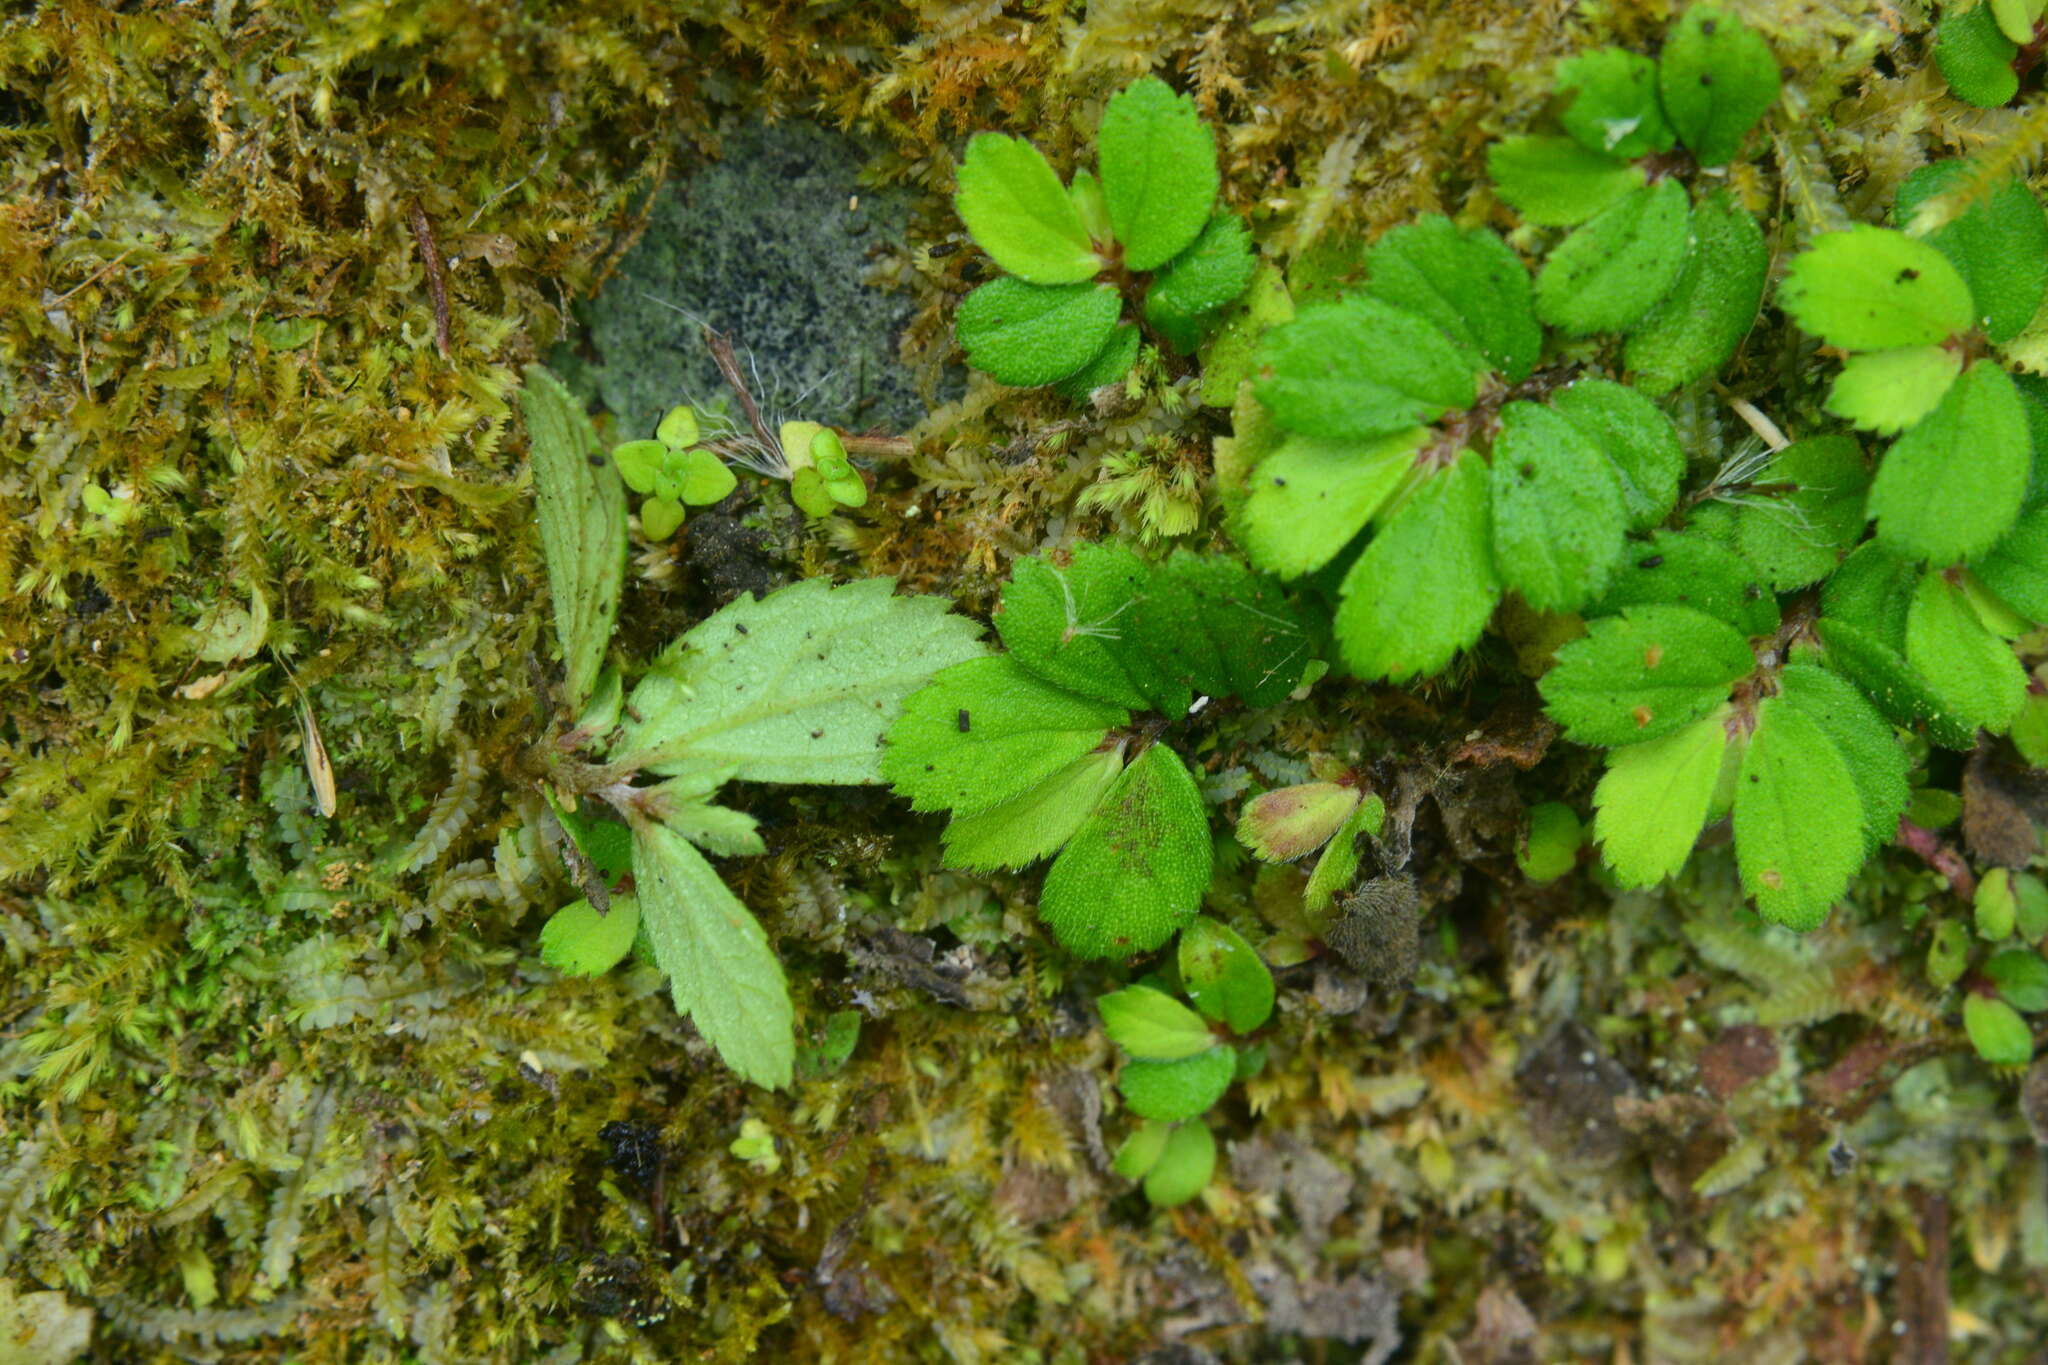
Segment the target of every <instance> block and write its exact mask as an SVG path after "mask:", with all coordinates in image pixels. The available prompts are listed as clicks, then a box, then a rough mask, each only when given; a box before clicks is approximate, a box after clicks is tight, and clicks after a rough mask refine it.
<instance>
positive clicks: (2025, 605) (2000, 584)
mask: <svg viewBox="0 0 2048 1365" xmlns="http://www.w3.org/2000/svg"><path fill="white" fill-rule="evenodd" d="M1970 572H1971V573H1972V574H1975V575H1976V577H1977V581H1978V582H1980V583H1982V584H1983V585H1984V586H1985V587H1987V588H1989V589H1991V591H1993V592H1995V593H1997V594H1998V596H1999V599H2000V600H2001V601H2003V602H2004V603H2005V604H2006V605H2007V606H2009V607H2011V608H2012V609H2013V610H2014V611H2016V612H2018V613H2019V614H2020V615H2021V616H2024V617H2026V618H2027V619H2028V620H2029V621H2033V622H2036V623H2041V622H2048V507H2039V508H2035V509H2034V510H2033V511H2031V512H2028V513H2027V514H2025V515H2024V516H2022V517H2021V518H2020V519H2019V521H2018V522H2016V523H2015V524H2014V525H2013V528H2012V529H2011V530H2010V531H2007V532H2006V533H2005V535H2004V536H2003V537H2001V538H2000V539H1999V542H1998V543H1997V544H1996V545H1994V546H1992V547H1991V549H1990V550H1989V552H1987V553H1986V554H1985V556H1984V557H1983V558H1982V559H1979V560H1977V561H1975V562H1974V563H1972V564H1971V565H1970Z"/></svg>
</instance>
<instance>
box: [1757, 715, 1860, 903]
mask: <svg viewBox="0 0 2048 1365" xmlns="http://www.w3.org/2000/svg"><path fill="white" fill-rule="evenodd" d="M1863 857H1864V841H1863V809H1862V803H1861V801H1860V800H1859V799H1858V796H1857V790H1856V782H1855V775H1854V774H1853V773H1852V772H1851V771H1850V770H1849V764H1848V762H1847V760H1845V759H1844V758H1843V757H1842V755H1841V753H1840V751H1839V750H1837V749H1836V748H1835V746H1834V743H1833V742H1832V741H1831V740H1830V739H1829V738H1828V735H1827V732H1826V731H1825V730H1824V729H1822V728H1821V724H1820V722H1819V721H1817V720H1815V719H1813V718H1812V717H1811V716H1809V715H1807V714H1805V713H1804V712H1803V711H1801V710H1799V709H1798V708H1797V707H1795V706H1793V705H1791V704H1790V703H1788V702H1787V701H1786V700H1785V699H1784V698H1782V697H1772V698H1769V699H1768V700H1766V701H1764V702H1763V703H1761V704H1760V705H1759V706H1758V707H1757V713H1756V731H1755V733H1754V734H1752V735H1751V736H1750V739H1749V751H1748V752H1747V753H1745V754H1744V755H1743V758H1742V770H1741V773H1740V775H1739V776H1738V777H1737V779H1736V786H1735V861H1736V866H1737V867H1739V868H1740V869H1741V872H1742V886H1743V889H1744V890H1745V891H1747V892H1748V893H1749V894H1750V895H1751V896H1753V897H1754V898H1755V899H1756V905H1757V910H1758V911H1759V912H1760V913H1762V915H1763V916H1764V918H1765V919H1768V920H1772V921H1774V922H1776V923H1778V924H1782V925H1785V926H1786V927H1787V928H1791V929H1799V930H1806V929H1814V928H1818V927H1819V925H1820V923H1821V921H1822V920H1824V919H1826V918H1827V913H1828V909H1829V907H1831V906H1832V905H1833V904H1834V903H1835V901H1836V900H1838V899H1840V897H1841V895H1842V893H1843V892H1844V891H1845V890H1847V889H1848V885H1849V878H1850V877H1852V876H1854V875H1855V873H1856V870H1857V869H1858V868H1860V867H1861V866H1863Z"/></svg>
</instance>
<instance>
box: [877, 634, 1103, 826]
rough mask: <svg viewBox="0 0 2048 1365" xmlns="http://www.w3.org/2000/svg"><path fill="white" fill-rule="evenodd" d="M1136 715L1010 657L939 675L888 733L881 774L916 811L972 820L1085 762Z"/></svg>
mask: <svg viewBox="0 0 2048 1365" xmlns="http://www.w3.org/2000/svg"><path fill="white" fill-rule="evenodd" d="M1129 719H1130V713H1129V712H1128V711H1126V710H1125V709H1124V708H1123V707H1121V706H1115V705H1112V704H1110V703H1107V702H1101V701H1096V700H1093V699H1091V698H1088V697H1082V696H1077V695H1075V694H1074V693H1072V692H1070V691H1068V690H1067V689H1066V688H1064V687H1061V686H1060V685H1058V684H1057V683H1049V682H1047V681H1045V680H1044V679H1043V678H1040V677H1038V676H1037V675H1035V674H1033V673H1032V672H1030V671H1029V670H1028V669H1026V668H1025V667H1024V666H1023V665H1021V664H1019V663H1018V662H1017V660H1016V659H1014V658H1013V657H1011V656H1010V655H1007V654H1002V655H993V656H990V657H987V658H980V659H969V660H967V661H966V662H964V663H958V664H955V665H953V666H952V667H950V668H947V669H944V670H941V671H940V672H939V673H938V674H936V675H935V676H934V677H933V678H932V680H931V682H930V684H929V685H927V686H926V687H924V688H922V689H920V690H919V691H917V692H916V693H914V694H912V695H911V697H910V698H909V700H908V701H906V702H905V703H904V704H903V714H902V717H901V719H899V720H898V721H897V722H896V723H895V724H894V725H892V726H891V727H890V728H889V747H888V748H887V749H886V750H885V751H884V752H883V754H882V776H883V778H884V779H885V780H886V781H887V782H888V783H889V785H890V786H891V787H893V788H895V790H896V791H897V792H898V793H899V794H901V795H903V796H907V797H909V798H910V805H911V809H913V810H924V811H931V810H948V809H950V810H952V811H954V812H955V813H956V814H957V815H973V814H976V813H978V812H981V811H987V810H991V809H993V808H995V807H998V806H1000V805H1002V804H1003V803H1005V802H1009V801H1014V800H1019V799H1022V798H1024V797H1025V796H1027V794H1029V793H1030V792H1032V791H1033V790H1034V789H1036V788H1037V787H1039V786H1040V785H1041V784H1043V783H1045V782H1047V781H1049V780H1051V779H1052V778H1054V777H1055V776H1057V775H1058V774H1060V773H1061V772H1062V771H1064V770H1065V769H1067V768H1069V767H1070V766H1071V765H1073V764H1076V763H1079V762H1080V761H1081V760H1082V759H1083V758H1085V757H1086V756H1087V755H1089V754H1090V753H1093V752H1094V751H1095V748H1096V746H1097V745H1099V744H1101V743H1102V741H1103V739H1104V738H1105V737H1107V735H1108V734H1109V730H1110V727H1111V726H1115V725H1122V724H1124V723H1125V722H1126V721H1128V720H1129Z"/></svg>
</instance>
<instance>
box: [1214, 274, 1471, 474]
mask: <svg viewBox="0 0 2048 1365" xmlns="http://www.w3.org/2000/svg"><path fill="white" fill-rule="evenodd" d="M1257 374H1258V378H1257V379H1256V380H1255V381H1254V383H1253V391H1254V392H1255V393H1256V394H1257V395H1258V398H1259V401H1260V402H1261V403H1264V404H1265V405H1266V406H1267V407H1268V408H1270V409H1272V412H1273V416H1274V417H1275V418H1276V419H1277V420H1278V421H1279V422H1280V424H1281V425H1282V426H1284V427H1286V428H1288V429H1289V430H1291V431H1298V432H1301V433H1303V434H1304V435H1308V436H1322V437H1328V438H1331V439H1347V438H1348V439H1363V438H1366V437H1371V436H1387V435H1391V434H1392V433H1394V432H1397V431H1405V430H1407V429H1408V428H1410V427H1413V426H1417V425H1420V424H1423V423H1427V422H1433V421H1435V420H1436V419H1437V418H1438V417H1441V416H1442V415H1443V414H1444V413H1445V412H1446V411H1448V410H1450V409H1453V408H1466V407H1470V406H1471V405H1472V403H1473V400H1474V399H1475V398H1476V397H1477V396H1478V395H1477V389H1476V387H1475V385H1474V379H1473V367H1472V363H1471V358H1470V357H1469V356H1468V355H1466V354H1465V353H1464V352H1462V351H1461V350H1460V349H1459V348H1458V346H1457V345H1456V344H1455V343H1453V342H1452V341H1451V340H1449V339H1448V338H1447V337H1445V336H1444V334H1443V333H1442V332H1440V331H1438V330H1437V329H1436V327H1434V326H1432V325H1431V324H1430V323H1429V322H1428V321H1426V320H1424V319H1423V318H1420V317H1417V316H1416V315H1415V314H1413V313H1410V312H1408V311H1406V310H1405V309H1401V308H1395V307H1393V306H1392V305H1390V304H1387V303H1383V302H1381V301H1380V300H1378V299H1373V298H1362V297H1355V296H1354V297H1352V298H1348V299H1345V300H1343V301H1342V302H1340V303H1320V304H1312V305H1310V306H1308V307H1306V308H1303V309H1302V310H1301V311H1300V313H1298V314H1296V316H1295V317H1294V320H1293V321H1291V322H1285V323H1282V324H1281V325H1280V326H1278V327H1275V328H1274V329H1273V330H1272V331H1270V332H1268V333H1266V337H1265V340H1264V342H1263V343H1262V344H1261V345H1260V347H1259V362H1258V369H1257Z"/></svg>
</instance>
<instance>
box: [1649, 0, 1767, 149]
mask: <svg viewBox="0 0 2048 1365" xmlns="http://www.w3.org/2000/svg"><path fill="white" fill-rule="evenodd" d="M1657 82H1658V87H1659V90H1660V92H1661V93H1662V94H1663V97H1664V113H1665V116H1666V117H1667V118H1669V119H1670V120H1671V126H1672V127H1673V128H1675V129H1677V131H1678V136H1679V139H1680V140H1681V141H1683V142H1684V143H1685V145H1686V147H1687V148H1688V149H1689V150H1690V151H1691V152H1692V154H1693V155H1694V156H1696V157H1698V158H1699V162H1700V164H1701V165H1702V166H1719V165H1722V164H1724V163H1726V162H1729V161H1732V160H1734V158H1735V156H1736V154H1737V153H1738V152H1740V151H1741V150H1742V139H1743V135H1744V134H1746V133H1747V132H1748V131H1749V130H1750V129H1751V128H1753V127H1755V126H1756V122H1757V120H1758V119H1760V118H1762V117H1763V116H1764V112H1765V111H1766V110H1768V109H1769V108H1770V107H1771V105H1772V104H1774V103H1776V102H1777V98H1778V62H1777V59H1776V58H1775V57H1773V56H1772V55H1771V49H1770V46H1769V45H1768V44H1766V43H1765V42H1764V40H1763V38H1762V37H1761V36H1759V35H1758V34H1757V32H1756V31H1755V30H1754V29H1752V28H1750V27H1749V26H1748V25H1746V24H1744V23H1743V22H1742V21H1741V20H1740V19H1738V18H1736V17H1735V16H1734V15H1733V14H1731V13H1729V12H1728V11H1727V10H1725V9H1721V8H1719V7H1718V6H1714V5H1694V6H1692V7H1691V8H1689V9H1687V10H1686V12H1685V14H1684V15H1683V16H1682V17H1681V18H1680V19H1679V21H1678V22H1677V23H1676V24H1675V25H1673V26H1672V30H1671V35H1670V37H1669V38H1667V39H1666V40H1665V43H1664V51H1663V52H1662V53H1661V54H1660V55H1659V57H1658V60H1657Z"/></svg>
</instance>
